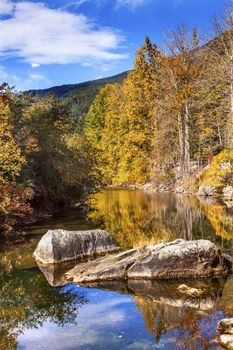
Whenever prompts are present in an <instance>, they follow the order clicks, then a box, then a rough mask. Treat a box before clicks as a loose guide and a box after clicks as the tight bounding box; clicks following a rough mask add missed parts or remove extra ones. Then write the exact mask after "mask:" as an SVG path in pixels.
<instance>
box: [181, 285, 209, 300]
mask: <svg viewBox="0 0 233 350" xmlns="http://www.w3.org/2000/svg"><path fill="white" fill-rule="evenodd" d="M177 289H178V291H179V292H180V293H183V294H186V295H188V296H190V297H194V298H196V297H200V296H201V295H202V294H204V293H205V291H204V290H203V289H197V288H192V287H189V286H186V284H181V285H180V286H179V287H178V288H177Z"/></svg>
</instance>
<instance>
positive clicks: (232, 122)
mask: <svg viewBox="0 0 233 350" xmlns="http://www.w3.org/2000/svg"><path fill="white" fill-rule="evenodd" d="M230 64H231V66H230V86H231V96H230V99H231V108H230V128H229V137H228V144H229V146H230V147H233V48H232V55H231V63H230Z"/></svg>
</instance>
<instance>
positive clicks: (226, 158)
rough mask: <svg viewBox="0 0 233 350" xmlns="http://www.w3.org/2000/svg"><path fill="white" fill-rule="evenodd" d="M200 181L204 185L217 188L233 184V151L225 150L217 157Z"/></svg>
mask: <svg viewBox="0 0 233 350" xmlns="http://www.w3.org/2000/svg"><path fill="white" fill-rule="evenodd" d="M200 180H201V183H202V184H211V185H212V186H214V187H216V188H220V187H223V186H224V185H230V184H233V151H231V150H224V151H222V152H221V153H219V154H218V155H217V156H215V157H214V160H213V162H212V163H211V164H210V166H209V168H208V169H207V170H206V171H204V172H203V174H202V176H201V179H200Z"/></svg>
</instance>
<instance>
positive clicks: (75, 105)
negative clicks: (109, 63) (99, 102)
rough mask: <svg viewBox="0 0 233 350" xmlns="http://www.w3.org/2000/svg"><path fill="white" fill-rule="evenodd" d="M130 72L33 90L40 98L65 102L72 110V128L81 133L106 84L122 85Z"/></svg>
mask: <svg viewBox="0 0 233 350" xmlns="http://www.w3.org/2000/svg"><path fill="white" fill-rule="evenodd" d="M127 74H128V71H126V72H123V73H121V74H118V75H114V76H112V77H109V78H104V79H98V80H93V81H87V82H84V83H79V84H69V85H61V86H54V87H51V88H48V89H44V90H31V91H30V93H32V94H35V95H36V96H37V97H38V98H42V97H45V96H46V95H48V94H54V95H55V96H56V97H57V98H59V99H61V100H62V101H64V103H65V104H66V105H68V106H69V107H70V109H71V116H70V123H71V125H72V128H73V129H74V130H77V131H81V130H82V128H83V123H84V120H85V116H86V114H87V112H88V110H89V108H90V106H91V105H92V102H93V101H94V99H95V96H96V95H97V94H98V92H99V90H100V89H101V88H102V87H103V86H105V85H106V84H113V83H121V82H122V81H123V80H124V79H125V78H126V77H127Z"/></svg>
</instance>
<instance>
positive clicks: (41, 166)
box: [0, 85, 94, 237]
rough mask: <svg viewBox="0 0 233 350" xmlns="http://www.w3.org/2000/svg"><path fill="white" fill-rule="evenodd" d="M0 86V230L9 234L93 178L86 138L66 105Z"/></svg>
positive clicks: (75, 195) (59, 206) (55, 208)
mask: <svg viewBox="0 0 233 350" xmlns="http://www.w3.org/2000/svg"><path fill="white" fill-rule="evenodd" d="M1 89H2V95H4V98H3V97H2V98H1V108H0V120H1V130H0V164H1V166H0V212H1V230H2V231H3V232H4V233H5V234H7V236H8V237H9V236H11V234H12V235H15V231H16V227H17V225H18V224H21V223H22V222H25V220H27V217H30V220H31V219H32V217H33V211H34V212H35V213H34V215H37V214H38V213H43V212H45V213H56V212H59V211H60V210H65V209H68V208H69V207H70V206H71V205H72V203H73V201H78V200H80V199H81V198H82V197H83V196H84V194H85V193H88V192H89V191H90V190H91V188H92V186H93V183H94V179H93V178H92V177H91V175H90V174H91V168H92V166H93V164H92V161H91V159H90V158H89V157H88V155H87V147H88V146H87V143H86V142H85V140H84V139H83V138H82V137H81V136H80V135H79V134H77V133H76V132H74V131H73V130H72V129H71V128H70V125H69V123H68V122H67V120H68V114H69V110H67V108H66V107H65V106H64V105H63V104H62V103H61V102H60V101H57V100H56V99H55V98H54V97H52V96H47V97H45V98H42V99H41V100H35V99H34V98H32V97H31V96H30V95H28V94H25V93H16V92H14V91H12V90H11V89H10V88H9V87H8V86H7V85H2V87H1ZM3 93H4V94H3Z"/></svg>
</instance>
